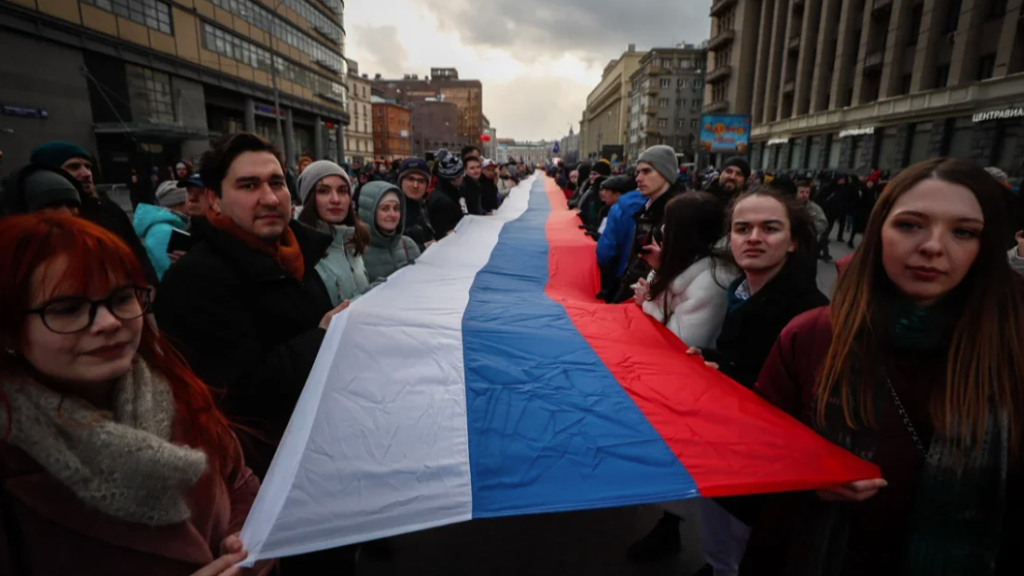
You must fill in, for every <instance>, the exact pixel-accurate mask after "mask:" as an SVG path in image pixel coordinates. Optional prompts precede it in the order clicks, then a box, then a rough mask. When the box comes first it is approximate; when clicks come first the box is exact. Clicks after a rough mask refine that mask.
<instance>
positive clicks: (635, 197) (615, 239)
mask: <svg viewBox="0 0 1024 576" xmlns="http://www.w3.org/2000/svg"><path fill="white" fill-rule="evenodd" d="M646 203H647V199H646V198H644V197H643V196H642V195H641V194H640V191H639V190H634V191H632V192H629V193H627V194H623V195H622V196H619V201H618V202H616V203H615V205H614V206H612V207H611V209H610V210H608V220H607V221H606V222H605V225H604V232H602V233H601V238H599V239H598V241H597V263H598V264H600V265H601V266H605V265H607V264H609V263H611V262H618V268H617V269H616V273H617V274H618V275H619V276H622V275H623V274H625V273H626V266H628V265H629V245H630V244H631V243H632V242H633V228H634V227H636V221H635V220H633V215H634V214H636V213H637V211H638V210H640V209H641V208H643V206H644V204H646Z"/></svg>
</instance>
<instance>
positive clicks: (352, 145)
mask: <svg viewBox="0 0 1024 576" xmlns="http://www.w3.org/2000/svg"><path fill="white" fill-rule="evenodd" d="M371 84H372V82H371V81H370V79H369V77H368V76H367V75H366V74H363V75H361V76H360V74H359V63H358V62H356V61H355V60H352V59H351V58H350V59H349V60H348V78H346V85H347V87H348V114H349V117H350V119H351V121H350V123H349V125H348V129H346V130H345V161H346V162H348V163H349V164H352V163H354V162H357V163H359V164H360V165H363V164H366V163H367V162H373V158H374V156H373V104H372V103H371V102H370V96H371V94H370V91H371Z"/></svg>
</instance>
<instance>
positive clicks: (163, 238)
mask: <svg viewBox="0 0 1024 576" xmlns="http://www.w3.org/2000/svg"><path fill="white" fill-rule="evenodd" d="M156 201H157V202H158V203H159V206H154V205H152V204H139V205H138V206H136V207H135V218H134V219H133V221H132V225H133V226H134V227H135V233H136V234H138V235H139V239H140V240H142V245H143V246H145V247H146V254H147V255H148V256H149V261H150V262H152V263H153V269H154V270H155V271H156V276H157V278H159V279H160V280H163V278H164V273H165V272H167V269H168V268H170V267H171V264H173V263H175V262H177V261H178V259H179V258H181V257H182V256H183V255H184V254H181V253H178V254H173V255H172V254H168V253H167V246H168V244H169V243H170V242H171V236H172V235H173V234H174V230H180V231H182V232H185V231H186V229H187V228H188V223H189V217H188V214H187V213H186V212H185V205H186V203H187V202H188V191H187V190H186V189H185V187H184V186H181V185H180V184H179V183H178V181H176V180H168V181H167V182H164V183H163V184H160V186H159V187H158V188H157V189H156Z"/></svg>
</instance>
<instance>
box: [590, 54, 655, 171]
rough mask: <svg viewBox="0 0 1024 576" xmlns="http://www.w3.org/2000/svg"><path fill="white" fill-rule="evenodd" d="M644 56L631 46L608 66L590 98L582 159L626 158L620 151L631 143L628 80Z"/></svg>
mask: <svg viewBox="0 0 1024 576" xmlns="http://www.w3.org/2000/svg"><path fill="white" fill-rule="evenodd" d="M643 56H644V55H643V53H641V52H637V51H636V45H635V44H630V45H629V48H628V49H627V50H626V51H625V52H623V54H622V56H620V57H619V58H617V59H616V60H612V61H611V62H609V63H608V65H607V66H605V68H604V72H603V73H602V74H601V82H600V83H599V84H598V85H597V87H596V88H594V89H593V90H592V91H591V92H590V95H588V96H587V108H586V110H584V111H583V119H582V120H581V121H580V159H596V158H598V157H600V156H607V155H610V153H614V154H615V155H618V156H622V155H623V154H622V152H617V151H623V150H624V149H625V145H626V142H627V141H628V128H629V125H628V120H629V90H630V86H631V85H630V81H629V78H630V77H631V76H632V75H633V73H634V72H636V69H637V68H638V67H639V65H640V59H641V58H643ZM610 159H611V158H609V160H610ZM618 160H619V161H621V160H623V159H622V158H619V159H618Z"/></svg>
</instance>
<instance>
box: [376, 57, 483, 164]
mask: <svg viewBox="0 0 1024 576" xmlns="http://www.w3.org/2000/svg"><path fill="white" fill-rule="evenodd" d="M373 83H374V87H375V88H377V89H379V90H380V92H381V96H382V97H384V98H388V99H392V100H394V101H396V102H399V103H401V104H402V105H404V106H408V107H409V108H415V107H416V106H417V105H418V104H419V103H420V102H425V101H427V100H428V99H434V100H440V101H443V102H451V103H452V104H455V106H456V107H457V108H458V111H459V114H458V119H457V125H456V127H455V133H456V135H458V139H459V145H460V146H464V145H467V144H473V145H479V144H480V134H481V133H483V117H484V112H483V90H484V89H483V84H481V83H480V81H479V80H460V79H459V72H458V70H456V69H455V68H432V69H431V70H430V76H429V77H425V78H420V77H419V75H416V74H406V75H405V77H403V78H402V79H401V80H397V79H394V80H389V79H386V78H383V77H381V75H380V74H377V75H376V77H375V78H374V80H373Z"/></svg>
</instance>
